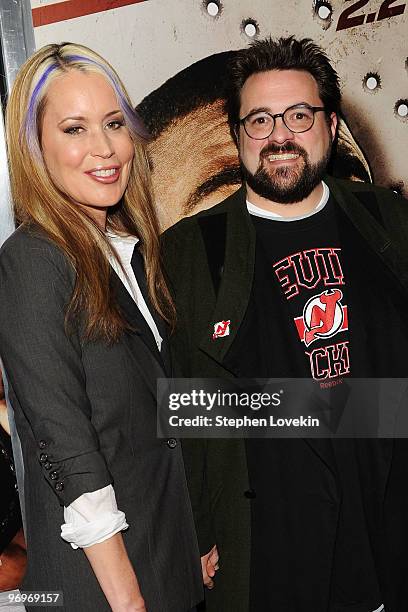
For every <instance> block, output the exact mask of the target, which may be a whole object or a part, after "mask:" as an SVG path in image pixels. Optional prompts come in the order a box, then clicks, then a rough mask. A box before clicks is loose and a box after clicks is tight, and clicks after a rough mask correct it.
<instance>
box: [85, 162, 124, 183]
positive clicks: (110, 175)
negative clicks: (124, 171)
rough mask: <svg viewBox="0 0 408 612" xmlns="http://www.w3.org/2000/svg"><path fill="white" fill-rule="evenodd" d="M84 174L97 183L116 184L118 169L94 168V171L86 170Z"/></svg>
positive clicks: (113, 167) (118, 174)
mask: <svg viewBox="0 0 408 612" xmlns="http://www.w3.org/2000/svg"><path fill="white" fill-rule="evenodd" d="M85 174H87V175H88V176H89V177H91V178H92V179H94V180H95V181H97V182H98V183H105V184H109V183H116V181H117V180H118V179H119V176H120V167H119V166H112V167H110V168H95V169H94V170H88V171H87V172H85Z"/></svg>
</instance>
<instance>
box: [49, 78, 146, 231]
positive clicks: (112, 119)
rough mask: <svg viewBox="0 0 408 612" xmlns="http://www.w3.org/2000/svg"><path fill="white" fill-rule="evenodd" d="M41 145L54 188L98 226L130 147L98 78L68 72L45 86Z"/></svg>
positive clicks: (125, 175) (108, 90)
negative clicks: (90, 217)
mask: <svg viewBox="0 0 408 612" xmlns="http://www.w3.org/2000/svg"><path fill="white" fill-rule="evenodd" d="M41 147H42V152H43V157H44V162H45V165H46V167H47V169H48V171H49V173H50V176H51V178H52V180H53V182H54V184H55V185H56V186H57V187H58V188H59V189H60V190H61V191H62V192H63V193H65V194H66V195H67V196H68V197H69V198H70V199H71V200H72V201H73V202H75V203H77V204H78V206H81V207H82V208H83V209H84V210H85V211H86V212H87V213H88V214H89V215H90V216H92V217H93V218H94V219H95V221H96V222H97V223H98V225H99V226H100V227H103V228H104V227H105V224H106V212H107V209H108V208H109V207H110V206H114V205H115V204H117V203H118V202H119V200H120V199H121V197H122V196H123V194H124V191H125V189H126V186H127V183H128V180H129V174H130V169H131V165H132V160H133V156H134V144H133V142H132V139H131V137H130V134H129V132H128V129H127V127H125V125H124V117H123V114H122V112H121V110H120V108H119V104H118V100H117V97H116V94H115V92H114V90H113V88H112V87H111V86H110V85H109V83H108V82H107V80H106V79H105V78H104V77H103V76H102V75H100V74H98V73H92V72H91V73H84V72H80V71H79V70H70V71H69V72H67V73H66V74H64V75H63V76H60V77H57V78H56V79H55V80H54V81H53V82H52V83H51V84H50V86H49V89H48V92H47V96H46V105H45V110H44V114H43V122H42V135H41Z"/></svg>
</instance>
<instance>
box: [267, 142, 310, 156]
mask: <svg viewBox="0 0 408 612" xmlns="http://www.w3.org/2000/svg"><path fill="white" fill-rule="evenodd" d="M283 153H295V154H297V155H301V156H302V157H305V156H306V155H307V153H306V151H305V150H304V149H303V147H300V146H299V145H296V144H294V143H293V142H287V143H284V144H282V145H277V144H274V143H272V142H271V143H270V144H268V145H267V146H266V147H265V148H264V149H262V151H261V153H260V155H261V157H267V156H268V155H281V154H283Z"/></svg>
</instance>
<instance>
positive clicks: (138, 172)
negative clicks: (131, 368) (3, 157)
mask: <svg viewBox="0 0 408 612" xmlns="http://www.w3.org/2000/svg"><path fill="white" fill-rule="evenodd" d="M70 70H80V71H82V72H85V73H87V72H97V73H99V74H101V75H102V76H104V77H105V78H106V80H107V81H108V83H109V84H110V85H111V86H112V87H113V89H114V91H115V93H116V95H117V98H118V104H119V106H120V108H121V111H122V112H123V115H124V119H125V124H126V126H127V128H128V130H129V133H130V136H131V138H132V141H133V143H134V149H135V153H134V158H133V162H132V167H131V171H130V176H129V182H128V185H127V188H126V190H125V193H124V196H123V198H122V201H121V203H120V204H119V205H118V206H115V207H113V208H111V209H109V211H108V217H107V227H108V229H112V230H114V231H118V232H125V233H128V234H131V235H137V236H138V237H139V239H140V242H141V248H142V253H143V257H144V260H145V267H146V275H147V285H148V290H149V295H150V299H151V302H152V304H153V306H154V307H155V309H156V310H157V311H158V312H159V314H160V315H161V316H162V317H163V318H164V319H165V320H167V322H169V323H171V324H172V323H173V321H174V316H175V314H174V306H173V303H172V301H171V297H170V294H169V291H168V289H167V287H166V284H165V281H164V277H163V274H162V271H161V267H160V258H159V227H158V222H157V219H156V214H155V210H154V206H153V201H152V188H151V179H150V171H149V163H148V159H147V155H146V150H145V144H144V140H145V139H146V137H147V133H146V131H145V129H144V127H143V124H142V122H141V120H140V118H139V116H138V115H137V113H136V112H135V110H134V108H133V106H132V103H131V101H130V98H129V96H128V94H127V92H126V89H125V87H124V85H123V83H122V82H121V80H120V79H119V77H118V75H117V74H116V72H115V71H114V69H113V68H112V67H111V66H110V64H109V63H108V62H107V61H106V60H104V59H103V58H102V57H100V56H99V55H98V54H97V53H95V52H94V51H91V50H90V49H88V48H87V47H84V46H82V45H77V44H72V43H63V44H60V45H57V44H52V45H46V46H45V47H43V48H42V49H40V50H39V51H37V52H36V53H34V55H32V56H31V57H30V58H29V59H28V60H27V61H26V62H25V64H24V65H23V66H22V67H21V69H20V70H19V72H18V74H17V77H16V80H15V83H14V86H13V89H12V92H11V95H10V98H9V101H8V105H7V111H6V130H7V143H8V154H9V160H10V172H11V187H12V195H13V200H14V207H15V214H16V218H17V220H18V222H20V223H34V224H35V225H37V226H39V227H40V228H41V229H42V230H43V231H44V232H45V234H46V235H47V236H48V238H49V239H50V240H51V241H53V242H54V243H55V244H56V245H57V246H58V247H59V248H60V249H61V250H62V251H63V252H64V253H65V254H66V256H67V257H68V259H69V260H70V261H71V263H72V265H73V267H74V269H75V271H76V282H75V287H74V291H73V294H72V298H71V301H70V304H69V305H68V309H67V313H66V323H67V324H68V323H69V321H70V319H71V317H73V316H76V315H78V314H80V313H85V317H86V325H85V337H86V338H88V339H96V338H104V339H105V340H107V341H108V342H112V341H115V340H117V339H118V338H119V337H120V335H121V334H122V332H123V331H124V330H125V329H126V328H127V327H129V325H128V324H127V323H126V321H125V319H124V318H123V315H122V314H121V312H120V310H119V307H118V305H117V303H116V300H115V298H114V295H113V292H112V289H111V285H110V277H111V268H110V265H109V261H108V258H107V254H108V253H110V252H112V248H111V247H110V246H109V243H108V241H107V238H106V236H105V235H104V233H103V231H102V230H101V229H100V228H98V226H97V225H96V223H95V222H94V221H93V220H92V219H91V218H90V217H89V216H88V215H87V214H86V213H85V212H84V211H83V210H82V209H81V208H80V207H79V206H78V205H76V204H75V203H73V202H72V201H71V200H70V199H69V197H68V195H67V194H65V193H62V192H61V191H60V190H59V189H58V187H57V186H56V185H55V184H54V183H53V181H52V179H51V177H50V175H49V173H48V171H47V168H46V166H45V163H44V160H43V156H42V152H41V124H42V117H43V113H44V109H45V106H46V103H47V97H46V94H47V89H48V87H49V85H50V83H51V82H52V80H53V79H54V78H56V77H58V76H61V75H63V74H64V73H66V72H67V71H70ZM114 255H116V254H115V253H114Z"/></svg>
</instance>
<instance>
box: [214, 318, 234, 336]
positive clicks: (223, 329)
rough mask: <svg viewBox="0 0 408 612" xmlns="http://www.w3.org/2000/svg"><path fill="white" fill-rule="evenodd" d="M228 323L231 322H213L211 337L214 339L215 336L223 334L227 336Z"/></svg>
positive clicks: (228, 332)
mask: <svg viewBox="0 0 408 612" xmlns="http://www.w3.org/2000/svg"><path fill="white" fill-rule="evenodd" d="M230 324H231V321H230V320H228V321H218V323H215V324H214V333H213V336H212V339H213V340H215V339H216V338H224V337H225V336H229V334H230Z"/></svg>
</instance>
